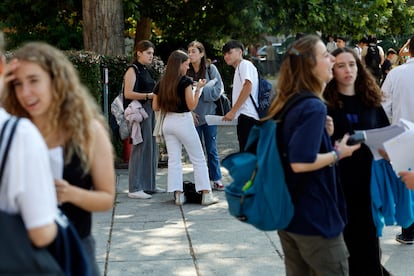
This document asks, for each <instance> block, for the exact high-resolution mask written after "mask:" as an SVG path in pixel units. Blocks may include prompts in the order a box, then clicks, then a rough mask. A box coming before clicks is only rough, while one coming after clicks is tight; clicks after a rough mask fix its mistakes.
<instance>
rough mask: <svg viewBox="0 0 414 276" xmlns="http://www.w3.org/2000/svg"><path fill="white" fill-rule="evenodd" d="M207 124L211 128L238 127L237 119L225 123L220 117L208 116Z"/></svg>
mask: <svg viewBox="0 0 414 276" xmlns="http://www.w3.org/2000/svg"><path fill="white" fill-rule="evenodd" d="M206 122H207V124H208V125H210V126H214V125H220V126H236V125H237V119H234V120H233V121H223V116H218V115H206Z"/></svg>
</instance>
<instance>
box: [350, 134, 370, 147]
mask: <svg viewBox="0 0 414 276" xmlns="http://www.w3.org/2000/svg"><path fill="white" fill-rule="evenodd" d="M366 140H367V135H366V133H365V131H363V130H362V131H355V133H354V134H352V135H351V136H349V139H348V141H347V142H346V144H347V145H348V146H352V145H356V144H361V143H364V142H365V141H366Z"/></svg>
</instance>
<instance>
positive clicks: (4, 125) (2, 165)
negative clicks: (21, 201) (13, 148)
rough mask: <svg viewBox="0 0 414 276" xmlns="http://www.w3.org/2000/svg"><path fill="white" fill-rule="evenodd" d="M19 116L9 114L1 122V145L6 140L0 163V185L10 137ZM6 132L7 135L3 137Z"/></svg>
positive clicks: (10, 140) (12, 134)
mask: <svg viewBox="0 0 414 276" xmlns="http://www.w3.org/2000/svg"><path fill="white" fill-rule="evenodd" d="M19 120H20V118H19V117H15V116H11V117H10V118H9V119H7V121H6V122H5V123H4V124H3V127H2V129H1V133H0V143H1V145H2V146H3V145H4V143H3V141H4V140H6V144H5V148H4V152H3V157H2V159H1V165H0V185H1V182H2V181H1V180H2V177H3V172H4V167H5V166H6V160H7V157H8V154H9V150H10V145H11V142H12V138H13V136H14V133H15V131H16V127H17V123H18V122H19ZM10 122H11V126H10V127H8V126H9V123H10ZM7 131H8V132H9V133H8V135H9V136H8V137H5V136H6V135H7V134H6V132H7Z"/></svg>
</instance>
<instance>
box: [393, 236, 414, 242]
mask: <svg viewBox="0 0 414 276" xmlns="http://www.w3.org/2000/svg"><path fill="white" fill-rule="evenodd" d="M395 240H396V241H397V242H399V243H402V244H413V243H414V238H412V237H406V236H404V235H403V234H398V235H397V236H395Z"/></svg>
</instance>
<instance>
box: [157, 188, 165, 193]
mask: <svg viewBox="0 0 414 276" xmlns="http://www.w3.org/2000/svg"><path fill="white" fill-rule="evenodd" d="M155 192H156V193H165V192H166V190H165V189H163V188H158V187H157V188H155Z"/></svg>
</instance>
